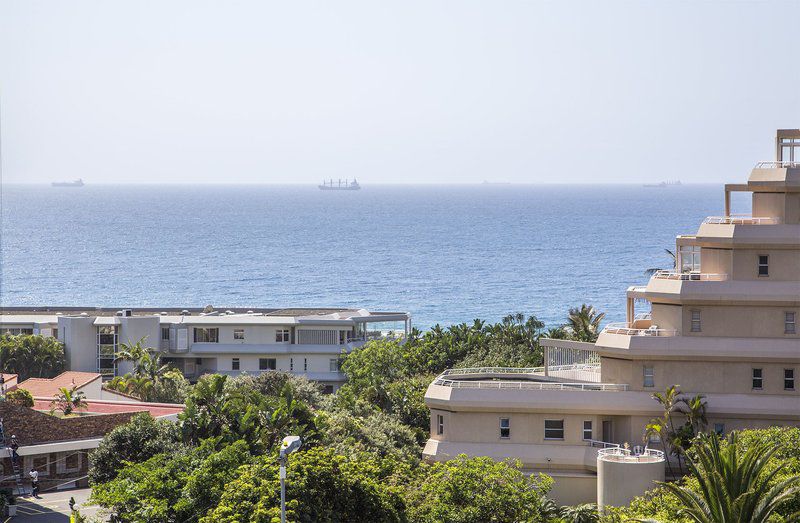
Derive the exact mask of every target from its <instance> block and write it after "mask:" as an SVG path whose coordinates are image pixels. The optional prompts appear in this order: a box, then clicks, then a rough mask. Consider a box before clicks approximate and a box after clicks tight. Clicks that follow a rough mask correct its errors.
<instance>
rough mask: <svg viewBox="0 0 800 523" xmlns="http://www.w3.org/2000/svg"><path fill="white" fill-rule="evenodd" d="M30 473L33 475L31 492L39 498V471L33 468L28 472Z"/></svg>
mask: <svg viewBox="0 0 800 523" xmlns="http://www.w3.org/2000/svg"><path fill="white" fill-rule="evenodd" d="M28 475H29V476H30V477H31V494H33V497H35V498H38V497H39V472H38V471H37V470H36V469H31V471H30V472H29V473H28Z"/></svg>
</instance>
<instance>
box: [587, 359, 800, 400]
mask: <svg viewBox="0 0 800 523" xmlns="http://www.w3.org/2000/svg"><path fill="white" fill-rule="evenodd" d="M601 362H602V363H601V369H602V380H603V381H604V382H607V383H627V384H628V385H629V387H630V389H631V390H652V391H663V390H664V389H666V388H667V387H669V386H671V385H679V386H680V388H681V390H682V391H684V392H687V393H689V392H702V393H728V394H778V395H790V396H798V397H800V365H793V364H780V363H764V362H763V361H760V360H759V359H758V358H757V357H754V358H753V361H752V362H719V361H716V362H713V363H711V362H705V361H681V360H655V359H648V360H623V359H614V358H602V360H601ZM645 366H652V367H653V374H654V376H653V378H654V384H655V385H654V386H653V387H651V388H646V387H644V367H645ZM754 368H760V369H763V371H762V372H763V378H764V379H763V388H762V390H760V391H757V390H756V391H754V390H753V388H752V384H753V383H752V377H753V369H754ZM784 369H794V371H795V390H784V388H783V371H784ZM798 401H800V398H798Z"/></svg>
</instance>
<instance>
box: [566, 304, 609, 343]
mask: <svg viewBox="0 0 800 523" xmlns="http://www.w3.org/2000/svg"><path fill="white" fill-rule="evenodd" d="M605 317H606V313H605V312H598V311H597V310H596V309H595V308H594V307H593V306H591V305H586V304H585V303H584V304H582V305H581V306H580V307H573V308H571V309H570V310H569V315H568V316H567V328H568V329H569V330H570V331H571V333H572V336H573V337H574V338H575V339H576V340H578V341H588V342H594V341H597V336H598V335H599V334H600V323H601V322H602V321H603V318H605Z"/></svg>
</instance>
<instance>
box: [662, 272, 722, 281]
mask: <svg viewBox="0 0 800 523" xmlns="http://www.w3.org/2000/svg"><path fill="white" fill-rule="evenodd" d="M653 278H656V279H658V280H681V281H725V280H727V279H728V275H727V274H722V273H719V274H715V273H707V272H679V271H658V272H656V273H655V274H654V275H653Z"/></svg>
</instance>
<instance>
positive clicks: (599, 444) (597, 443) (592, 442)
mask: <svg viewBox="0 0 800 523" xmlns="http://www.w3.org/2000/svg"><path fill="white" fill-rule="evenodd" d="M584 441H586V444H587V445H589V446H590V447H594V448H597V449H616V448H619V443H609V442H607V441H601V440H599V439H587V440H584Z"/></svg>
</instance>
